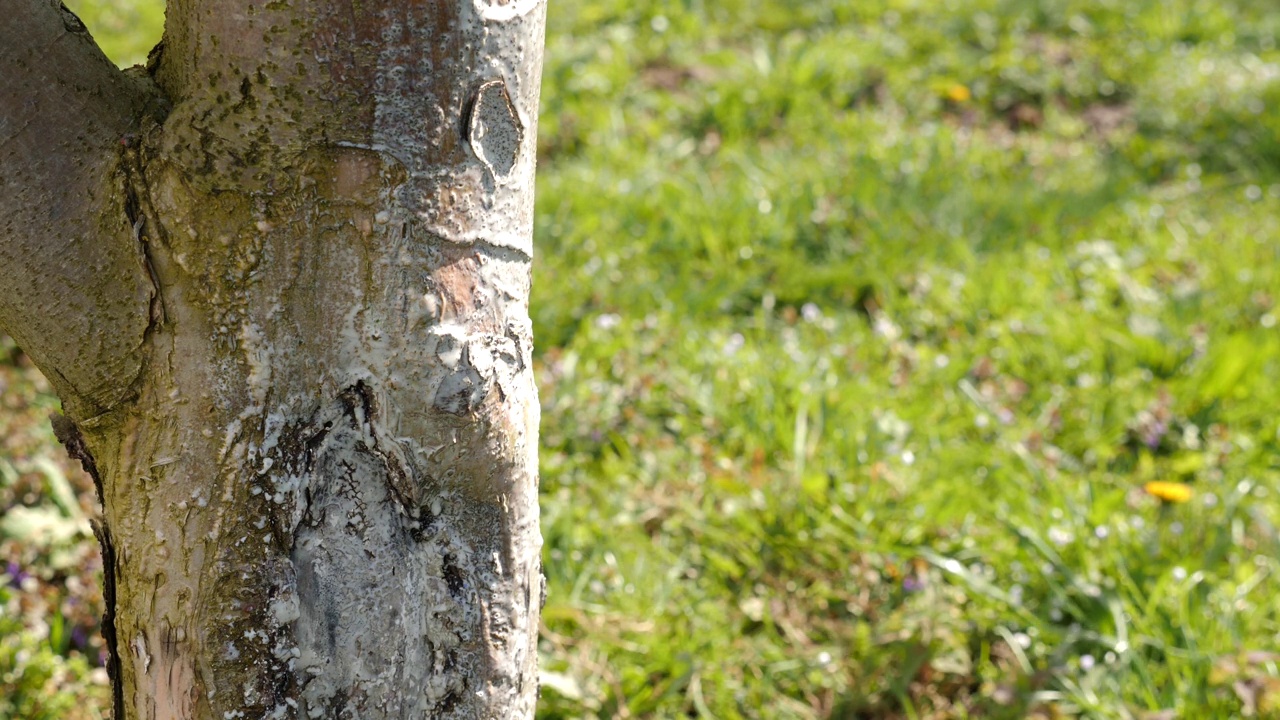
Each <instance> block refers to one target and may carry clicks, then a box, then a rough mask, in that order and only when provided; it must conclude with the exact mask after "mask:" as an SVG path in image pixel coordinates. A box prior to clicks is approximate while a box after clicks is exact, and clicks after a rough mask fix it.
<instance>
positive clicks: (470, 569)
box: [0, 0, 545, 720]
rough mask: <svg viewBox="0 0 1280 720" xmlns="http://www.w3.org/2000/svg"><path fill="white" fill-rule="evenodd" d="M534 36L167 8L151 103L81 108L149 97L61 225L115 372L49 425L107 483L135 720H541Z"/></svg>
mask: <svg viewBox="0 0 1280 720" xmlns="http://www.w3.org/2000/svg"><path fill="white" fill-rule="evenodd" d="M21 2H23V3H27V4H29V5H32V6H35V5H41V7H45V9H46V10H49V11H50V12H54V11H55V8H53V7H52V6H48V7H46V6H45V4H44V3H43V1H42V0H21ZM544 11H545V7H544V4H543V3H542V2H536V1H534V2H531V1H528V0H521V1H518V2H509V1H508V2H501V1H496V0H494V1H491V0H458V1H456V2H440V3H403V2H400V1H398V0H376V1H375V2H362V3H360V7H359V11H358V12H357V11H355V10H354V8H353V6H352V5H350V4H348V3H346V2H341V1H340V0H295V1H293V2H289V1H287V0H282V1H281V2H273V3H268V4H266V5H259V4H256V3H248V2H243V1H240V2H230V1H228V0H210V1H206V2H199V3H197V2H194V1H193V0H174V2H171V3H170V5H169V16H168V25H167V27H166V34H165V40H164V43H163V46H162V48H159V49H158V50H157V52H155V53H153V56H152V62H151V63H150V65H149V67H150V69H149V73H151V74H153V76H154V81H155V82H154V85H153V84H151V77H152V75H151V74H149V75H148V76H147V77H144V78H141V79H138V80H130V79H128V78H127V77H125V76H119V75H113V74H112V73H111V72H105V71H104V72H105V76H106V77H107V78H108V80H104V81H103V83H104V84H103V85H102V87H103V88H105V89H102V90H98V91H95V92H94V93H90V94H89V95H90V97H98V96H99V95H110V96H111V97H113V98H114V97H116V91H115V90H114V89H112V88H114V87H115V86H114V85H111V83H113V82H114V83H117V84H118V85H119V86H120V87H123V88H125V89H126V90H129V88H134V89H133V90H129V93H132V94H129V93H126V94H128V99H127V102H126V101H125V100H119V99H117V100H114V101H113V102H115V103H117V104H120V103H123V104H122V105H120V107H123V108H124V110H122V111H119V113H118V114H120V115H121V117H122V119H120V120H119V128H116V127H114V126H113V127H111V128H109V130H110V132H106V133H105V134H104V135H103V137H108V136H110V137H112V138H113V142H114V143H115V145H114V146H113V147H112V150H111V152H110V153H107V152H106V151H105V150H104V151H103V153H102V154H101V155H100V156H99V155H93V154H92V153H90V155H89V156H90V157H93V158H97V159H96V161H95V162H96V165H95V164H93V163H86V164H87V165H89V166H90V167H89V170H90V171H88V172H87V174H86V176H85V177H84V178H81V179H80V180H78V182H80V183H82V185H83V186H84V187H86V188H90V189H92V190H94V191H95V192H96V195H94V196H95V197H98V196H102V197H107V198H109V202H102V203H96V204H95V203H90V204H89V205H87V206H84V205H81V206H79V207H76V208H74V210H75V212H73V213H71V214H72V215H74V218H73V219H72V220H71V221H69V222H68V224H66V225H64V226H63V227H62V228H61V229H60V232H61V233H63V235H64V236H66V237H68V238H71V239H70V240H68V241H67V242H69V243H72V249H73V250H74V251H76V252H78V251H79V250H80V249H82V248H83V247H86V246H93V247H99V248H102V249H101V250H100V252H102V253H104V254H105V255H107V256H108V258H111V257H115V255H112V254H111V253H115V254H117V255H120V256H121V257H127V258H128V263H125V262H123V261H121V262H120V263H118V264H120V265H121V267H116V266H114V265H111V264H110V263H109V262H106V261H102V262H98V263H97V264H96V265H94V266H93V269H94V273H88V272H87V271H86V273H83V274H82V275H91V276H92V277H88V278H86V277H82V275H68V276H66V278H65V279H64V283H65V284H66V285H67V286H68V287H74V288H77V289H79V288H82V287H90V285H91V284H90V281H92V282H96V283H97V285H92V287H98V286H102V287H107V288H124V290H122V291H121V292H120V294H121V296H122V297H125V298H126V299H127V301H128V303H129V305H128V311H127V312H124V311H123V310H120V308H123V307H124V305H123V302H124V301H123V300H118V299H116V300H110V301H106V302H105V304H106V306H107V307H106V308H99V307H98V305H97V304H96V303H97V297H96V296H95V297H94V298H93V299H94V303H93V308H94V309H95V311H97V312H99V313H101V314H102V315H101V317H100V319H98V320H95V321H94V322H96V323H97V326H96V327H97V328H98V329H99V330H100V332H101V333H102V337H103V339H102V341H101V342H99V345H101V348H100V350H99V351H98V353H97V357H98V359H99V360H101V361H103V362H104V363H105V365H104V367H107V370H106V371H102V374H104V375H107V378H106V379H98V378H90V381H88V382H86V381H84V380H83V379H82V378H81V377H80V375H79V374H76V375H74V377H73V378H71V379H69V380H68V381H67V382H66V383H63V384H60V385H58V389H59V392H60V393H61V394H62V395H63V398H64V402H65V408H66V412H67V417H66V418H65V419H60V420H59V421H58V425H59V426H61V428H62V429H61V430H60V431H59V436H60V437H61V438H64V443H66V444H68V447H69V449H72V451H73V453H79V456H80V457H82V458H85V459H86V462H87V463H90V464H92V465H93V467H94V468H95V470H96V476H97V477H99V478H100V483H101V492H102V496H103V504H104V518H103V524H102V528H103V530H102V537H103V542H104V547H107V548H109V549H110V551H111V553H110V558H109V559H108V560H107V562H108V563H109V565H110V568H109V570H108V572H109V577H113V578H114V596H115V598H114V599H115V602H114V608H113V610H112V612H113V616H112V618H111V620H112V622H111V623H109V626H110V630H111V632H112V633H113V634H114V636H115V642H114V645H115V648H116V652H115V657H114V658H113V664H114V665H115V667H116V670H115V674H114V675H113V681H114V682H115V686H116V690H117V701H116V702H117V717H123V718H130V719H131V720H132V719H133V718H139V719H141V718H156V719H158V718H200V719H201V720H203V719H205V718H219V719H224V718H236V717H244V718H249V717H254V718H258V717H265V718H286V717H288V718H294V717H297V718H318V717H323V718H361V719H364V718H374V719H377V718H424V717H426V718H477V719H479V718H484V719H485V720H488V719H489V718H501V719H503V720H505V719H507V718H512V719H517V718H531V717H532V714H533V705H534V700H535V698H536V692H537V675H536V651H537V645H536V640H537V625H538V622H537V615H538V608H539V605H538V602H539V598H540V596H541V592H542V577H541V573H540V562H539V548H540V539H539V535H538V526H537V475H536V473H537V466H536V448H537V422H538V404H537V399H536V391H535V386H534V383H533V380H532V375H531V353H532V338H531V326H530V323H529V319H528V291H529V280H530V273H529V263H530V260H531V256H532V247H531V235H532V233H531V230H532V182H533V165H534V157H533V155H534V145H535V143H534V138H535V137H536V120H537V99H538V89H539V84H538V79H539V78H538V75H539V72H540V65H541V45H542V32H543V23H544ZM45 14H46V15H48V13H45ZM3 34H4V31H3V30H0V35H3ZM7 40H8V39H7V38H3V37H0V48H5V47H8V45H7ZM14 40H15V42H16V40H17V39H16V38H14ZM0 52H8V51H7V50H3V51H0ZM15 52H20V51H15ZM112 72H114V71H112ZM40 80H41V78H38V77H36V78H32V79H30V80H29V81H27V85H23V87H24V88H26V87H27V86H28V85H33V84H36V83H37V82H38V81H40ZM137 88H141V90H137ZM24 92H25V90H24ZM86 102H87V101H86ZM18 104H20V102H19V101H18V100H12V99H9V98H8V97H7V96H0V118H2V119H3V121H4V122H11V120H10V118H14V117H21V114H20V113H19V112H17V111H16V110H15V108H16V107H17V105H18ZM108 105H109V107H110V108H114V107H116V105H112V104H110V103H108ZM156 108H160V110H156ZM95 112H98V111H97V110H95ZM101 112H106V111H105V110H103V111H101ZM0 127H8V125H0ZM118 130H126V132H125V133H124V136H125V142H123V143H121V142H119V138H115V135H116V134H118ZM77 132H81V133H83V132H85V131H84V130H83V129H81V130H78V131H77ZM14 137H17V138H18V140H16V141H11V142H10V143H9V145H13V146H15V147H19V148H26V147H27V145H24V143H27V144H28V145H29V144H30V142H31V141H30V140H27V139H25V138H26V137H27V136H26V135H23V134H21V133H19V134H16V135H14ZM3 147H6V146H0V148H3ZM23 152H26V153H27V154H28V155H30V154H31V153H32V152H34V151H32V150H30V149H29V148H28V149H27V150H23ZM24 157H25V156H24ZM76 157H77V156H75V155H70V154H69V155H68V158H69V160H68V162H71V161H74V160H75V158H76ZM104 158H105V159H104ZM7 161H8V160H7V158H6V156H0V169H4V170H6V171H7V166H6V165H5V164H4V163H5V162H7ZM60 172H61V170H59V169H57V168H53V169H51V170H49V171H48V172H47V173H46V174H47V175H48V178H50V179H49V180H48V181H47V182H46V184H48V183H52V182H55V181H56V180H57V179H58V178H60V177H61V175H60V174H59V173H60ZM40 177H43V176H40ZM40 177H36V178H34V179H33V178H32V177H29V176H28V177H24V178H22V179H20V182H22V183H24V184H23V188H24V191H28V190H30V187H29V186H33V187H35V188H36V189H37V190H38V189H39V182H38V181H39V180H40ZM15 187H16V186H15ZM103 218H114V220H112V222H115V223H116V224H117V225H119V226H120V227H116V228H115V230H114V231H113V234H107V235H108V236H107V237H104V232H103V228H104V227H106V225H105V224H104V223H105V221H104V220H103ZM26 237H27V236H26V235H23V234H21V233H15V232H14V229H13V227H11V226H8V225H7V226H6V227H5V233H4V236H3V238H2V242H0V246H3V250H2V251H3V252H9V253H10V254H11V256H12V257H18V258H20V259H21V261H22V262H24V263H26V266H27V267H32V268H35V269H36V270H37V271H39V272H47V273H50V274H53V275H55V276H56V275H57V273H58V272H59V271H60V270H59V269H60V268H61V267H62V264H60V263H59V262H56V261H52V260H50V259H49V258H48V257H46V256H44V255H43V254H42V253H41V252H40V250H39V248H38V247H36V246H35V245H34V242H27V241H26V240H25V238H26ZM15 238H16V240H15ZM75 257H81V256H75ZM126 265H127V267H125V266H126ZM96 273H101V274H102V276H103V277H99V276H98V274H96ZM126 279H127V281H128V282H125V280H126ZM0 280H3V277H0ZM130 283H132V284H130ZM84 292H86V293H87V292H88V291H84ZM95 292H96V291H95ZM33 310H36V311H38V312H44V309H43V307H42V305H41V303H40V302H39V301H37V300H32V299H29V298H28V299H27V304H25V305H23V307H22V308H19V310H15V311H14V312H13V313H12V314H3V313H4V308H0V323H3V324H4V325H5V326H6V327H7V328H9V330H10V332H12V333H14V335H15V337H19V338H20V339H21V338H23V337H27V336H29V335H30V333H31V332H33V331H39V330H40V329H41V328H42V327H45V326H40V325H32V324H30V323H28V318H27V316H26V315H24V314H23V312H20V311H26V312H27V313H31V312H32V311H33ZM113 312H119V313H122V314H123V319H122V320H121V321H120V322H119V323H116V320H115V316H114V315H110V313H113ZM62 315H64V317H61V319H59V320H57V321H56V322H57V323H60V325H58V327H59V334H60V338H61V339H60V340H59V342H57V343H51V346H53V347H55V348H57V347H61V346H62V343H63V342H64V341H67V340H68V339H69V341H70V342H77V341H81V342H82V341H83V340H84V338H83V337H80V336H83V335H86V333H88V331H87V330H85V329H83V328H78V327H76V326H74V321H75V318H76V317H78V316H77V315H76V314H75V313H69V314H68V313H62ZM51 322H52V321H51ZM24 332H25V333H27V336H24V335H23V333H24ZM89 336H90V337H91V336H92V335H91V333H90V334H89ZM112 342H114V343H115V344H114V345H113V344H112ZM37 359H38V360H39V361H40V362H41V367H42V368H43V369H46V372H49V373H51V374H55V375H56V373H58V372H60V371H61V363H62V362H64V360H63V359H62V358H61V356H59V355H57V354H56V353H49V354H47V357H46V358H44V359H40V358H37ZM112 363H114V365H112ZM69 367H72V368H73V369H74V368H75V367H76V366H75V365H74V364H72V365H70V366H69ZM92 367H94V368H96V367H97V365H96V364H93V365H92ZM113 368H114V369H113ZM69 377H70V376H69ZM86 387H92V388H94V389H95V390H96V389H98V388H107V389H109V390H110V392H106V391H98V392H96V393H88V392H85V391H84V390H83V388H86ZM73 448H74V449H73Z"/></svg>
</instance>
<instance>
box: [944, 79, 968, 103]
mask: <svg viewBox="0 0 1280 720" xmlns="http://www.w3.org/2000/svg"><path fill="white" fill-rule="evenodd" d="M946 95H947V99H948V100H950V101H951V102H953V103H962V102H968V101H969V98H971V97H973V93H971V92H969V88H967V87H965V86H964V85H961V84H960V83H952V84H951V85H949V86H948V87H947V92H946Z"/></svg>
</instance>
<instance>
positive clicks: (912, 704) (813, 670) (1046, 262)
mask: <svg viewBox="0 0 1280 720" xmlns="http://www.w3.org/2000/svg"><path fill="white" fill-rule="evenodd" d="M72 5H73V7H74V9H76V10H77V11H78V12H80V13H81V16H82V18H83V19H84V20H85V22H86V23H87V24H88V25H89V27H90V28H91V30H92V31H93V32H94V33H95V36H96V37H97V38H98V39H99V41H100V42H101V44H102V45H103V47H104V48H105V49H106V51H107V52H108V53H109V54H111V56H112V57H113V59H115V60H117V61H118V62H120V63H122V64H129V63H132V62H137V61H140V60H141V59H142V58H144V57H145V55H146V51H147V50H148V49H149V47H150V45H151V44H152V43H154V42H155V40H156V39H157V37H158V34H159V32H160V28H161V24H162V20H161V15H162V7H161V5H160V4H159V3H157V2H154V1H153V0H148V1H146V2H142V1H139V2H130V1H128V0H77V1H76V2H74V3H72ZM1278 41H1280V9H1277V8H1276V7H1274V6H1273V5H1272V4H1271V3H1267V2H1261V1H1259V0H858V1H857V2H854V1H853V0H843V1H837V0H812V1H810V2H805V3H792V2H788V1H787V0H754V1H750V2H749V1H747V0H722V1H721V2H705V1H702V0H685V1H684V2H659V1H658V0H625V1H624V0H553V2H552V3H551V6H550V19H549V25H548V37H547V62H546V72H545V82H544V86H543V106H542V119H541V127H540V137H539V156H540V158H539V159H540V163H539V178H538V203H537V231H536V233H537V236H536V240H535V242H536V248H537V258H536V270H535V276H536V277H535V283H536V284H535V290H534V299H533V315H534V321H535V327H536V336H537V339H538V345H539V356H538V366H537V371H538V378H539V384H540V389H541V393H542V403H543V428H542V433H543V450H542V460H541V464H542V483H543V484H542V487H543V528H544V533H545V536H546V550H545V561H546V572H547V574H548V577H549V581H550V594H549V600H548V603H547V606H546V609H545V610H544V615H543V617H544V627H543V633H542V644H541V649H542V667H543V675H544V677H543V690H542V702H541V710H540V714H539V717H540V718H544V719H547V720H550V719H551V718H597V717H599V718H688V717H698V718H722V719H723V718H851V719H852V718H859V719H871V718H886V719H888V718H894V719H896V718H904V719H905V718H1023V717H1037V718H1046V719H1047V718H1070V717H1089V718H1135V719H1146V720H1169V719H1172V718H1234V717H1280V669H1278V665H1280V654H1276V650H1277V648H1280V586H1278V585H1277V582H1278V581H1277V578H1276V573H1277V570H1280V559H1278V553H1277V551H1278V550H1280V544H1278V542H1277V531H1276V523H1277V522H1278V521H1280V500H1278V499H1277V493H1280V331H1278V330H1277V328H1276V324H1277V316H1280V308H1277V296H1278V295H1280V49H1277V42H1278ZM0 357H4V358H8V360H7V362H5V363H4V364H3V365H2V366H0V379H2V380H3V383H4V386H5V388H6V390H5V394H4V395H3V396H2V397H3V406H4V410H3V413H0V418H2V422H3V426H4V429H5V430H6V435H5V437H6V438H7V439H6V441H5V445H4V447H3V448H0V509H5V510H7V511H8V512H6V514H5V516H4V520H3V521H0V553H3V554H0V562H3V563H4V565H3V566H0V572H3V573H5V575H4V577H0V605H2V606H3V609H4V611H3V615H0V717H11V718H95V717H101V716H102V713H103V712H105V710H102V709H101V708H104V707H105V706H104V705H103V703H102V698H103V696H104V682H105V674H104V673H103V672H102V671H101V669H100V668H98V667H97V665H98V664H99V662H100V657H99V653H100V647H101V642H100V641H99V640H97V639H96V636H95V633H96V619H95V618H96V615H97V613H99V612H100V607H99V604H98V603H100V599H99V593H98V591H97V589H96V580H95V572H96V571H97V568H98V565H97V563H98V560H97V557H96V549H95V547H94V545H93V541H92V538H91V536H89V535H88V534H86V532H85V531H84V524H83V517H84V516H85V514H86V513H89V512H91V511H92V507H91V505H92V500H91V498H90V496H89V494H88V488H87V484H86V483H85V482H84V480H83V478H82V476H81V475H80V474H79V473H78V471H75V472H72V471H71V470H69V469H68V463H66V462H65V460H64V459H63V458H62V455H61V450H60V449H59V448H57V447H56V446H55V445H54V444H53V442H52V438H51V435H50V433H49V431H48V430H47V429H46V428H45V426H44V424H43V422H44V413H46V412H47V409H48V408H49V407H53V406H55V405H56V400H55V399H54V398H52V397H51V396H50V395H49V391H48V389H47V386H46V385H44V384H43V381H42V379H41V378H40V377H39V376H38V375H37V374H36V373H35V372H34V371H33V370H32V369H31V368H30V364H29V362H27V361H26V359H25V358H24V357H23V356H22V354H21V353H20V352H19V351H17V350H16V349H14V348H12V347H8V348H7V349H6V350H5V352H3V353H0ZM1152 483H1155V484H1152ZM77 492H78V493H80V495H79V498H78V500H79V502H77V498H76V493H77ZM15 517H17V518H19V521H14V520H13V518H15ZM24 518H25V520H24Z"/></svg>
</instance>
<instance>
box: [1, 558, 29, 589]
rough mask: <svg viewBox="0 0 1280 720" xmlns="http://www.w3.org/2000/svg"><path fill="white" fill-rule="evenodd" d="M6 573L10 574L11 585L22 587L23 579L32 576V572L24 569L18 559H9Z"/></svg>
mask: <svg viewBox="0 0 1280 720" xmlns="http://www.w3.org/2000/svg"><path fill="white" fill-rule="evenodd" d="M4 574H5V575H8V576H9V587H13V588H21V587H22V581H23V580H26V579H27V578H29V577H31V573H29V572H27V571H26V570H23V569H22V566H21V565H19V564H18V563H17V561H16V560H10V561H9V564H8V565H6V566H5V568H4Z"/></svg>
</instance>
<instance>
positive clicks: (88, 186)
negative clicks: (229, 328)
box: [0, 0, 158, 419]
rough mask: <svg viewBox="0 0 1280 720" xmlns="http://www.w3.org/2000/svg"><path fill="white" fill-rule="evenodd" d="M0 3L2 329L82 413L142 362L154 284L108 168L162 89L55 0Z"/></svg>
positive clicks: (114, 170)
mask: <svg viewBox="0 0 1280 720" xmlns="http://www.w3.org/2000/svg"><path fill="white" fill-rule="evenodd" d="M0 8H3V10H4V15H5V18H4V20H3V21H2V22H0V328H3V329H4V330H5V331H7V332H8V333H9V334H10V335H11V336H12V337H13V338H14V340H15V341H17V343H18V344H19V346H21V347H22V348H23V350H24V351H25V352H26V353H27V354H28V355H30V356H31V358H32V359H33V360H34V361H35V362H36V365H37V366H39V367H40V369H41V370H43V371H44V373H45V374H46V375H47V376H48V377H49V379H50V381H51V382H52V383H53V384H54V386H55V389H57V391H58V393H59V395H61V397H62V399H63V402H64V405H65V406H66V408H67V410H68V412H69V413H71V414H72V415H74V416H77V417H79V418H81V419H84V418H86V417H90V416H93V415H96V414H99V413H101V412H104V411H106V410H108V409H110V408H111V407H112V406H114V405H115V404H117V403H118V402H120V401H121V400H122V399H124V398H126V397H127V396H128V394H129V392H130V386H131V385H132V383H133V381H134V379H135V378H136V376H137V374H138V372H139V369H140V367H141V363H142V352H141V346H142V343H143V338H144V334H145V332H146V328H147V327H148V324H149V322H150V318H149V312H148V308H149V305H150V303H151V297H152V294H153V292H154V287H153V286H152V283H151V280H150V277H149V275H148V273H147V269H146V265H145V257H144V255H143V253H142V250H141V248H140V244H139V238H138V230H140V228H138V227H135V222H134V221H133V220H132V219H131V218H129V217H128V215H129V213H130V212H131V211H130V210H129V208H128V207H127V206H128V201H127V197H128V193H127V188H126V187H125V183H124V181H123V177H124V176H123V174H122V173H119V172H118V170H119V163H120V158H121V157H122V155H123V153H122V149H123V146H124V145H127V144H128V143H129V142H131V140H130V138H129V135H130V133H133V132H135V131H136V129H137V127H138V123H139V120H140V118H141V117H142V116H143V115H144V113H145V112H146V110H147V108H148V106H149V105H150V106H152V107H155V106H156V103H157V99H158V91H156V90H155V89H154V84H151V83H150V81H149V80H148V79H146V78H144V77H142V76H137V77H132V76H130V75H127V74H125V73H122V72H121V71H119V70H118V69H116V67H115V66H114V65H112V64H111V62H110V61H109V60H107V58H106V57H105V56H104V55H103V54H102V52H101V51H100V50H99V49H98V48H97V46H96V45H95V44H94V42H93V39H92V38H91V37H90V36H89V33H88V31H87V30H86V29H85V27H84V25H83V24H82V23H81V22H80V20H79V18H77V17H76V16H75V15H74V14H72V13H71V11H69V10H67V9H66V7H64V6H63V5H61V3H59V2H58V1H57V0H0ZM149 85H150V87H148V86H149Z"/></svg>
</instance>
